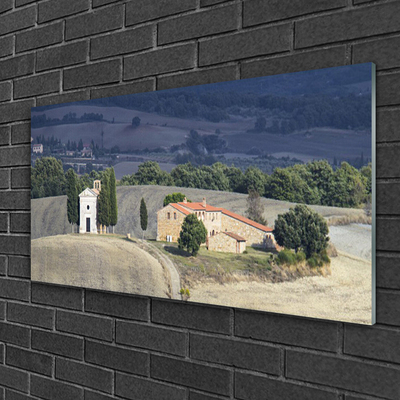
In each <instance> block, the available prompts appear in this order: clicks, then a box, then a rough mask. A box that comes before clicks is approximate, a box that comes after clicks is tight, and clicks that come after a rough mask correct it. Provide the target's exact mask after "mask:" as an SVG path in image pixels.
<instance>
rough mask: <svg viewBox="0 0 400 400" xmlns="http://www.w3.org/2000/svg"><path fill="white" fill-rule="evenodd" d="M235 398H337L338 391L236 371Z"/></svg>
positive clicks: (317, 399)
mask: <svg viewBox="0 0 400 400" xmlns="http://www.w3.org/2000/svg"><path fill="white" fill-rule="evenodd" d="M235 398H237V399H242V400H258V399H261V398H264V399H268V400H281V399H288V400H289V399H290V400H291V399H293V400H294V399H307V400H320V399H324V400H337V395H336V393H331V392H328V391H325V390H320V389H314V388H311V387H307V386H300V385H296V384H293V383H291V382H285V381H278V380H275V379H269V378H267V377H261V376H255V375H250V374H244V373H240V372H236V373H235Z"/></svg>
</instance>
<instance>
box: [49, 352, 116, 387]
mask: <svg viewBox="0 0 400 400" xmlns="http://www.w3.org/2000/svg"><path fill="white" fill-rule="evenodd" d="M56 378H57V379H60V380H64V381H68V382H72V383H76V384H78V385H82V386H87V387H89V388H92V389H96V390H99V391H101V392H105V393H111V392H112V387H113V372H111V371H106V370H104V369H101V368H98V367H94V366H91V365H87V364H81V363H78V362H76V361H70V360H63V359H56Z"/></svg>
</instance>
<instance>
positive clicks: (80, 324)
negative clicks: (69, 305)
mask: <svg viewBox="0 0 400 400" xmlns="http://www.w3.org/2000/svg"><path fill="white" fill-rule="evenodd" d="M56 321H57V322H56V328H57V330H59V331H63V332H69V333H75V334H78V335H83V336H88V337H93V338H96V339H102V340H106V341H109V342H111V341H112V339H113V321H112V319H110V318H103V317H95V316H91V315H85V314H77V313H73V312H69V311H57V319H56Z"/></svg>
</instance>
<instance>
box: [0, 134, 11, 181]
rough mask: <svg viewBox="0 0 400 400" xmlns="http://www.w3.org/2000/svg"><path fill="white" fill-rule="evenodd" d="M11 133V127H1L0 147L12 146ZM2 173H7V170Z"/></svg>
mask: <svg viewBox="0 0 400 400" xmlns="http://www.w3.org/2000/svg"><path fill="white" fill-rule="evenodd" d="M10 132H11V129H10V127H9V126H0V146H7V145H9V144H10ZM1 171H2V172H6V170H1ZM0 182H1V180H0ZM0 187H1V184H0ZM7 187H8V186H7Z"/></svg>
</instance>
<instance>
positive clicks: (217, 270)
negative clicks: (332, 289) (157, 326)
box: [152, 241, 330, 289]
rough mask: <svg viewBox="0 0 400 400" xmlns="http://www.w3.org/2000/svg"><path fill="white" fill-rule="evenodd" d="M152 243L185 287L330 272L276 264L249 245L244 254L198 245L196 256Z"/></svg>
mask: <svg viewBox="0 0 400 400" xmlns="http://www.w3.org/2000/svg"><path fill="white" fill-rule="evenodd" d="M152 243H153V244H154V245H155V246H157V247H158V248H159V249H160V250H161V251H162V252H163V253H164V254H165V255H167V256H168V257H169V258H170V259H171V260H172V261H173V263H174V264H175V266H176V268H177V269H178V271H179V275H180V278H181V286H182V287H184V288H189V289H191V288H193V287H195V286H196V285H198V284H200V283H204V282H217V283H220V284H225V283H232V282H238V281H247V280H251V281H258V282H272V283H276V282H284V281H290V280H294V279H297V278H300V277H304V276H313V275H327V274H329V273H330V272H329V271H330V270H329V265H326V266H324V267H322V268H310V267H308V266H307V265H306V264H305V263H302V264H298V265H296V266H279V265H277V263H276V256H275V255H274V254H273V253H271V252H267V251H264V250H262V249H256V248H251V247H248V248H247V250H246V251H245V253H242V254H234V253H222V252H216V251H208V250H207V249H206V247H205V246H202V247H201V248H200V250H199V253H198V255H197V256H196V257H192V256H191V255H190V254H189V253H187V252H186V251H184V250H180V249H179V248H178V245H177V244H176V243H167V242H155V241H154V242H152Z"/></svg>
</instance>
